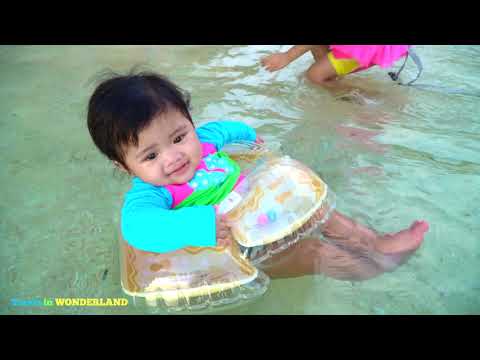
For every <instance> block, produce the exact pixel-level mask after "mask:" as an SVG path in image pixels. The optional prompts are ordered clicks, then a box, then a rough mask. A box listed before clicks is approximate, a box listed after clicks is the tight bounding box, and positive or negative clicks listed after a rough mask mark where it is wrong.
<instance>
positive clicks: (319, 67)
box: [306, 48, 337, 85]
mask: <svg viewBox="0 0 480 360" xmlns="http://www.w3.org/2000/svg"><path fill="white" fill-rule="evenodd" d="M315 50H316V51H315V52H314V50H312V54H313V57H314V58H315V62H314V63H313V64H312V66H310V68H309V69H308V70H307V72H306V76H307V79H308V80H310V81H311V82H313V83H314V84H317V85H328V84H327V82H329V81H331V80H334V79H335V78H336V77H337V72H336V71H335V68H334V67H333V65H332V64H331V63H330V60H328V57H327V54H328V49H327V51H326V52H324V49H322V48H316V49H315Z"/></svg>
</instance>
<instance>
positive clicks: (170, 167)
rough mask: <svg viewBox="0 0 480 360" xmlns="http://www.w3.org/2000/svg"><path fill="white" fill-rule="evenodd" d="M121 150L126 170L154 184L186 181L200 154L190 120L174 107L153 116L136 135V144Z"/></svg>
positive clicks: (198, 161) (191, 175) (193, 172)
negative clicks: (123, 152) (124, 153)
mask: <svg viewBox="0 0 480 360" xmlns="http://www.w3.org/2000/svg"><path fill="white" fill-rule="evenodd" d="M125 149H126V156H125V163H126V164H127V166H128V168H129V171H130V172H131V173H133V175H135V176H138V177H139V178H140V179H142V180H143V181H145V182H147V183H150V184H153V185H157V186H161V185H170V184H184V183H186V182H188V181H190V180H191V179H192V177H193V175H194V174H195V170H196V168H197V166H198V165H199V163H200V160H201V155H202V146H201V144H200V141H199V140H198V137H197V134H196V132H195V129H194V128H193V125H192V123H191V122H190V120H188V118H186V117H185V116H184V115H183V114H182V113H181V112H179V111H177V110H169V111H167V112H166V113H164V114H162V115H161V116H157V117H155V118H154V119H153V120H152V122H151V123H150V125H149V126H148V127H146V128H145V129H143V130H142V131H141V132H140V133H139V134H138V146H134V145H129V146H128V147H126V148H125Z"/></svg>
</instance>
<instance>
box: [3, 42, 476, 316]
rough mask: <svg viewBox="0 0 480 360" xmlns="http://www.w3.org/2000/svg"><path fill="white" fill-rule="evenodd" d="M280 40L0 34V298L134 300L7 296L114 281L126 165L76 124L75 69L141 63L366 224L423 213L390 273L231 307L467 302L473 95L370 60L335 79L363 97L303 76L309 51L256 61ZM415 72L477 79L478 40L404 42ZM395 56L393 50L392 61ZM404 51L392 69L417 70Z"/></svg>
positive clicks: (313, 309) (316, 308)
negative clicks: (43, 40)
mask: <svg viewBox="0 0 480 360" xmlns="http://www.w3.org/2000/svg"><path fill="white" fill-rule="evenodd" d="M287 48H288V46H278V45H274V46H114V47H110V46H8V47H2V48H0V74H1V78H2V82H1V83H0V134H1V135H0V140H1V141H0V147H1V154H2V165H3V166H2V168H1V169H0V182H1V184H2V188H3V195H2V200H3V201H2V202H1V203H0V238H1V242H0V246H1V248H0V257H1V258H0V264H1V267H0V271H1V274H0V275H1V277H0V313H2V314H66V313H76V314H89V313H95V314H102V313H107V314H140V313H152V312H154V313H155V312H157V311H154V310H151V309H147V308H143V307H133V306H130V305H129V306H128V307H126V308H121V307H115V308H113V307H112V308H93V307H91V308H88V307H69V308H67V307H32V306H13V305H12V304H11V299H22V300H26V299H38V298H41V299H43V298H54V297H82V298H86V297H90V298H95V297H97V298H108V297H110V298H117V297H126V296H125V295H124V294H123V292H122V290H121V288H120V283H119V259H118V249H117V238H116V237H117V229H118V224H119V211H120V208H121V204H122V196H123V193H124V192H125V191H126V190H127V189H128V188H129V179H128V178H126V177H124V176H122V175H119V174H116V173H115V172H114V170H113V168H112V166H111V165H110V164H109V163H108V162H107V161H106V160H105V159H104V158H103V157H102V156H101V155H100V154H99V153H98V152H97V150H96V149H95V148H94V146H93V144H92V142H91V140H90V138H89V135H88V131H87V129H86V120H85V118H86V103H87V100H88V96H89V94H90V93H91V91H92V89H93V84H92V83H89V82H88V80H89V79H90V78H91V77H92V76H94V75H95V74H98V72H99V71H102V70H104V69H107V68H109V69H113V70H116V71H126V70H128V69H130V68H131V66H132V65H135V64H144V65H145V67H146V68H147V69H151V70H155V71H158V72H161V73H164V74H167V75H168V76H170V77H171V79H172V80H174V81H175V82H177V83H178V84H179V85H180V86H182V87H183V88H185V89H186V90H189V91H191V92H192V105H193V117H194V119H195V121H196V123H197V124H201V123H202V122H205V121H209V120H214V119H234V120H243V121H245V122H247V123H248V124H250V125H251V126H253V127H255V128H256V129H257V131H258V132H259V133H260V134H261V135H262V137H263V138H264V139H265V140H266V141H267V142H269V143H271V144H272V145H273V146H276V147H280V148H281V149H282V150H283V151H284V152H285V153H287V154H289V155H291V156H292V157H295V158H297V159H299V160H301V161H303V162H305V163H306V164H308V165H309V166H311V167H312V168H314V169H315V170H316V171H318V172H319V173H321V175H322V177H323V178H324V180H325V181H326V182H327V183H328V184H329V185H330V186H331V188H332V189H333V190H334V191H335V192H336V194H337V202H338V204H337V205H338V208H339V209H341V210H342V211H343V212H344V213H346V214H347V215H349V216H351V217H353V218H355V219H357V220H359V221H361V222H363V223H366V224H368V225H370V226H372V227H374V228H376V229H377V230H379V231H385V232H391V231H398V230H400V229H402V228H404V227H407V226H408V225H410V223H411V222H412V221H413V220H415V219H417V218H419V219H426V220H428V221H429V222H430V225H431V226H430V231H429V232H428V233H427V235H426V238H425V241H424V244H423V245H422V247H421V248H420V249H419V250H418V252H417V253H416V254H415V255H414V256H413V257H412V258H411V259H410V261H409V262H408V263H407V264H405V265H403V266H402V267H400V268H399V269H398V270H396V271H395V272H393V273H387V274H384V275H382V276H380V277H378V278H375V279H372V280H369V281H365V282H356V283H351V282H345V281H338V280H334V279H331V278H327V277H325V276H322V275H317V276H306V277H303V278H297V279H288V280H275V281H272V283H271V287H270V289H269V291H268V292H267V294H266V295H265V296H264V297H263V298H261V299H260V300H259V301H257V302H255V303H253V304H250V305H248V306H244V307H241V308H237V309H235V310H229V311H226V312H225V313H229V314H479V313H480V266H479V265H480V246H479V234H480V231H479V230H480V210H479V207H478V204H479V202H480V118H479V114H480V98H478V97H475V96H464V95H458V94H449V93H446V92H442V91H426V90H421V89H416V88H406V87H401V86H396V85H395V84H394V83H393V82H392V81H391V80H390V79H389V77H388V76H387V75H386V71H384V70H381V69H377V68H375V69H371V70H369V71H368V72H364V73H360V74H356V75H353V76H351V77H349V78H348V79H345V82H346V83H347V84H350V85H351V86H354V87H361V88H362V89H363V90H364V91H365V93H366V94H367V95H365V96H364V101H365V102H366V104H364V105H361V104H356V103H351V102H345V101H339V100H336V99H335V98H334V97H333V96H332V95H331V94H330V93H328V92H327V91H326V90H323V89H320V88H316V87H314V86H312V85H311V84H309V83H308V82H306V81H305V80H304V78H303V71H305V70H306V69H307V68H308V66H309V64H310V63H311V58H310V56H309V55H306V56H304V58H301V59H299V60H298V61H297V62H294V63H292V64H291V65H290V66H288V67H287V68H285V69H284V70H282V71H280V72H278V73H274V74H270V73H268V72H266V71H265V70H263V69H261V68H260V66H259V59H260V58H261V57H262V56H264V55H266V54H268V53H270V52H273V51H278V50H280V49H282V50H283V49H287ZM417 53H418V55H419V56H420V57H421V59H422V61H423V64H424V68H425V70H424V73H423V75H422V77H421V78H420V80H418V83H422V84H430V85H435V86H444V87H445V86H446V87H450V88H463V89H466V90H468V91H471V92H472V91H478V90H479V89H480V56H479V55H480V47H479V46H452V45H450V46H418V47H417ZM398 65H400V64H398ZM415 71H416V70H415V67H414V66H413V63H411V62H409V64H408V65H407V68H406V70H405V71H404V73H402V75H405V80H408V79H410V78H414V77H415V74H416V72H415Z"/></svg>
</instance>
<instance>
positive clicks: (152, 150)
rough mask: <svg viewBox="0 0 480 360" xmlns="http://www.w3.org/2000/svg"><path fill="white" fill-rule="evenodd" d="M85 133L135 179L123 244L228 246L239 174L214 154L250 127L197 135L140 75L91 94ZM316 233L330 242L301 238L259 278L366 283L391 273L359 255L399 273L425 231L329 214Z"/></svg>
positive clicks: (178, 97)
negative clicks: (376, 226)
mask: <svg viewBox="0 0 480 360" xmlns="http://www.w3.org/2000/svg"><path fill="white" fill-rule="evenodd" d="M88 129H89V132H90V135H91V137H92V139H93V141H94V143H95V145H96V146H97V147H98V149H99V150H100V151H101V152H102V153H103V154H104V155H106V156H107V157H108V158H109V159H110V160H111V161H112V162H113V163H114V164H115V166H117V167H118V168H119V169H121V170H122V171H124V172H125V173H127V174H129V175H131V176H132V177H133V179H132V187H131V189H130V190H129V191H128V192H127V194H126V196H125V201H124V204H123V208H122V217H121V230H122V234H123V237H124V238H125V240H126V241H127V242H128V243H129V244H130V245H132V246H133V247H135V248H138V249H140V250H144V251H150V252H159V253H164V252H170V251H174V250H177V249H180V248H184V247H187V246H222V245H228V244H229V242H230V241H232V240H231V237H230V231H229V226H228V223H226V221H225V220H223V218H222V216H221V215H219V214H217V212H216V208H215V205H217V204H218V203H220V202H221V201H222V200H223V199H224V198H225V197H226V196H227V195H228V194H229V193H230V192H231V191H232V190H233V189H235V186H236V185H237V184H239V182H240V181H241V180H242V177H243V175H242V174H241V171H240V168H239V166H238V164H236V163H235V162H234V161H233V160H231V159H230V158H229V157H228V156H225V154H224V153H222V152H221V149H222V147H223V146H224V145H226V144H228V143H232V142H236V141H242V140H244V141H257V142H261V141H262V140H261V138H259V137H258V136H257V134H256V132H255V130H254V129H253V128H251V127H250V126H248V125H246V124H244V123H242V122H234V121H218V122H210V123H207V124H205V125H203V126H201V127H199V128H197V129H195V127H194V124H193V120H192V118H191V115H190V112H189V99H188V98H187V97H186V96H185V95H184V94H183V93H182V91H181V90H180V89H179V88H178V87H177V86H176V85H174V84H173V83H171V82H170V81H169V80H168V79H167V78H165V77H163V76H160V75H157V74H154V73H139V74H131V75H127V76H114V77H112V78H110V79H108V80H105V81H103V82H102V83H101V84H100V85H98V87H97V88H96V89H95V91H94V93H93V95H92V96H91V98H90V101H89V106H88ZM321 230H322V232H323V234H324V235H325V236H326V237H327V238H329V239H331V240H332V242H324V241H322V240H320V239H318V238H310V239H303V240H302V241H299V242H298V243H297V244H295V245H293V246H292V247H291V248H289V249H287V250H285V251H284V252H282V253H280V254H277V255H276V256H275V257H274V258H272V259H270V260H268V261H267V262H266V264H265V268H264V271H265V272H266V273H267V274H269V275H270V276H272V277H274V278H275V277H292V276H302V275H306V274H314V273H324V274H326V275H329V276H332V277H336V278H339V279H349V280H354V279H357V280H360V279H366V278H370V277H373V276H376V275H378V274H381V273H383V272H385V271H388V270H392V269H391V268H388V267H387V266H386V265H384V262H383V261H382V260H381V259H380V260H379V259H369V258H368V259H367V258H365V256H364V254H365V253H367V252H371V251H374V252H375V253H377V254H380V255H381V257H384V259H388V260H391V261H389V262H388V263H389V264H391V263H392V261H393V262H394V263H395V264H396V265H398V264H400V263H402V262H403V261H405V260H406V258H407V257H408V256H409V255H411V254H412V253H413V252H414V251H415V250H416V249H417V248H418V247H419V246H420V244H421V242H422V240H423V237H424V233H425V232H426V231H427V230H428V223H426V222H424V221H416V222H414V223H413V224H412V225H411V226H410V227H409V228H408V229H405V230H403V231H400V232H398V233H395V234H393V235H380V234H378V233H376V232H375V231H373V230H370V229H368V228H366V227H365V226H363V225H361V224H358V223H355V222H354V221H353V220H351V219H349V218H348V217H346V216H345V215H343V214H341V213H340V212H338V211H333V212H332V214H331V216H330V217H329V218H328V220H327V221H326V222H325V223H324V224H323V225H322V229H321ZM283 255H289V256H287V257H284V256H283ZM277 260H279V261H277Z"/></svg>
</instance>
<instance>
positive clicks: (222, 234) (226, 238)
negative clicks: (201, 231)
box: [215, 214, 232, 246]
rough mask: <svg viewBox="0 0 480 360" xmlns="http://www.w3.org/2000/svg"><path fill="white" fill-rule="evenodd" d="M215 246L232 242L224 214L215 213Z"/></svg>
mask: <svg viewBox="0 0 480 360" xmlns="http://www.w3.org/2000/svg"><path fill="white" fill-rule="evenodd" d="M215 223H216V231H217V234H216V235H217V246H229V245H230V244H231V243H232V235H231V233H230V227H229V225H228V223H227V221H226V220H225V219H224V215H220V214H217V215H216V219H215Z"/></svg>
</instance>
